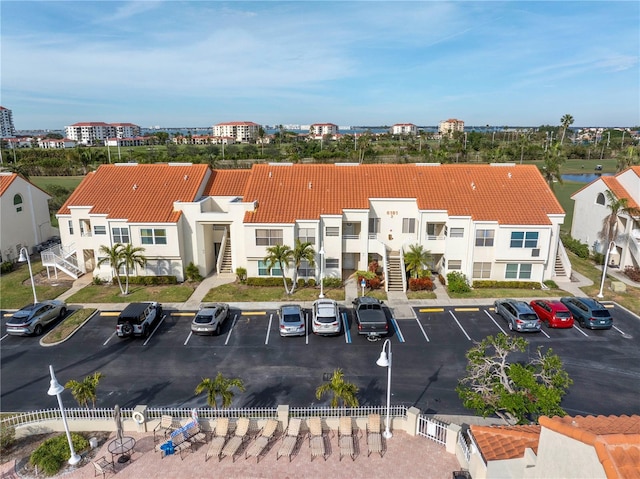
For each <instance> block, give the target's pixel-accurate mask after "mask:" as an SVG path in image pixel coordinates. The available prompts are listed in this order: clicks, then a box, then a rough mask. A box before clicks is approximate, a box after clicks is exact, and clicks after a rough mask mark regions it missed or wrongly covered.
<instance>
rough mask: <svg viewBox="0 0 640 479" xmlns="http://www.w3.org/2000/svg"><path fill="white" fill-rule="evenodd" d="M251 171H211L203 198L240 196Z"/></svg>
mask: <svg viewBox="0 0 640 479" xmlns="http://www.w3.org/2000/svg"><path fill="white" fill-rule="evenodd" d="M250 176H251V170H213V174H212V175H211V179H210V180H209V184H208V185H207V187H206V188H205V190H204V193H203V194H202V195H203V196H242V194H243V192H244V188H245V186H246V185H247V181H248V180H249V177H250Z"/></svg>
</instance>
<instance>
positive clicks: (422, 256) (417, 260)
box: [404, 244, 431, 278]
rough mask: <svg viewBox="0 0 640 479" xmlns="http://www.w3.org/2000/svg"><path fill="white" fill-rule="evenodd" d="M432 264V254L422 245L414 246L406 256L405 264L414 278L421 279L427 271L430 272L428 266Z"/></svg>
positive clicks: (410, 247)
mask: <svg viewBox="0 0 640 479" xmlns="http://www.w3.org/2000/svg"><path fill="white" fill-rule="evenodd" d="M430 263H431V252H430V251H429V250H425V249H424V248H423V247H422V245H419V244H412V245H410V246H409V251H407V252H406V253H405V254H404V264H405V267H406V269H407V271H408V272H409V273H410V274H411V275H412V276H413V277H414V278H420V277H421V276H422V274H423V272H425V271H429V268H427V265H429V264H430Z"/></svg>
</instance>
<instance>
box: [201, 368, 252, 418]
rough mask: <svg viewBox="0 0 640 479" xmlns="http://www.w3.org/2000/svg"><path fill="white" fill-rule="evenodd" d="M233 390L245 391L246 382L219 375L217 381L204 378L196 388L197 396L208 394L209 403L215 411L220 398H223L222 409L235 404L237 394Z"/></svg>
mask: <svg viewBox="0 0 640 479" xmlns="http://www.w3.org/2000/svg"><path fill="white" fill-rule="evenodd" d="M231 388H237V389H239V390H240V392H244V391H245V387H244V382H243V381H242V379H240V378H225V377H224V376H223V375H222V373H218V375H217V376H216V378H215V379H211V378H202V381H201V382H200V384H198V385H197V386H196V390H195V393H196V396H197V395H199V394H202V393H203V392H205V391H206V392H207V403H208V404H209V406H211V407H212V408H214V409H218V397H221V398H222V407H223V408H228V407H229V406H231V403H232V402H233V396H235V393H234V392H233V391H232V390H231Z"/></svg>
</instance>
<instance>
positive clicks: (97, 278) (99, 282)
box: [91, 276, 104, 286]
mask: <svg viewBox="0 0 640 479" xmlns="http://www.w3.org/2000/svg"><path fill="white" fill-rule="evenodd" d="M91 283H92V284H94V285H96V286H102V285H103V284H104V279H102V278H101V277H100V276H94V277H93V279H92V280H91Z"/></svg>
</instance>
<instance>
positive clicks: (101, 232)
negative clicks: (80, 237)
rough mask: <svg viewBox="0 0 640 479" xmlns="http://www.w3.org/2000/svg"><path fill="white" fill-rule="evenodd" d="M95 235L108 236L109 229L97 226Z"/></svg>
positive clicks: (94, 228)
mask: <svg viewBox="0 0 640 479" xmlns="http://www.w3.org/2000/svg"><path fill="white" fill-rule="evenodd" d="M93 234H94V235H96V236H98V235H106V234H107V227H106V226H103V225H95V226H94V227H93Z"/></svg>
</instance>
